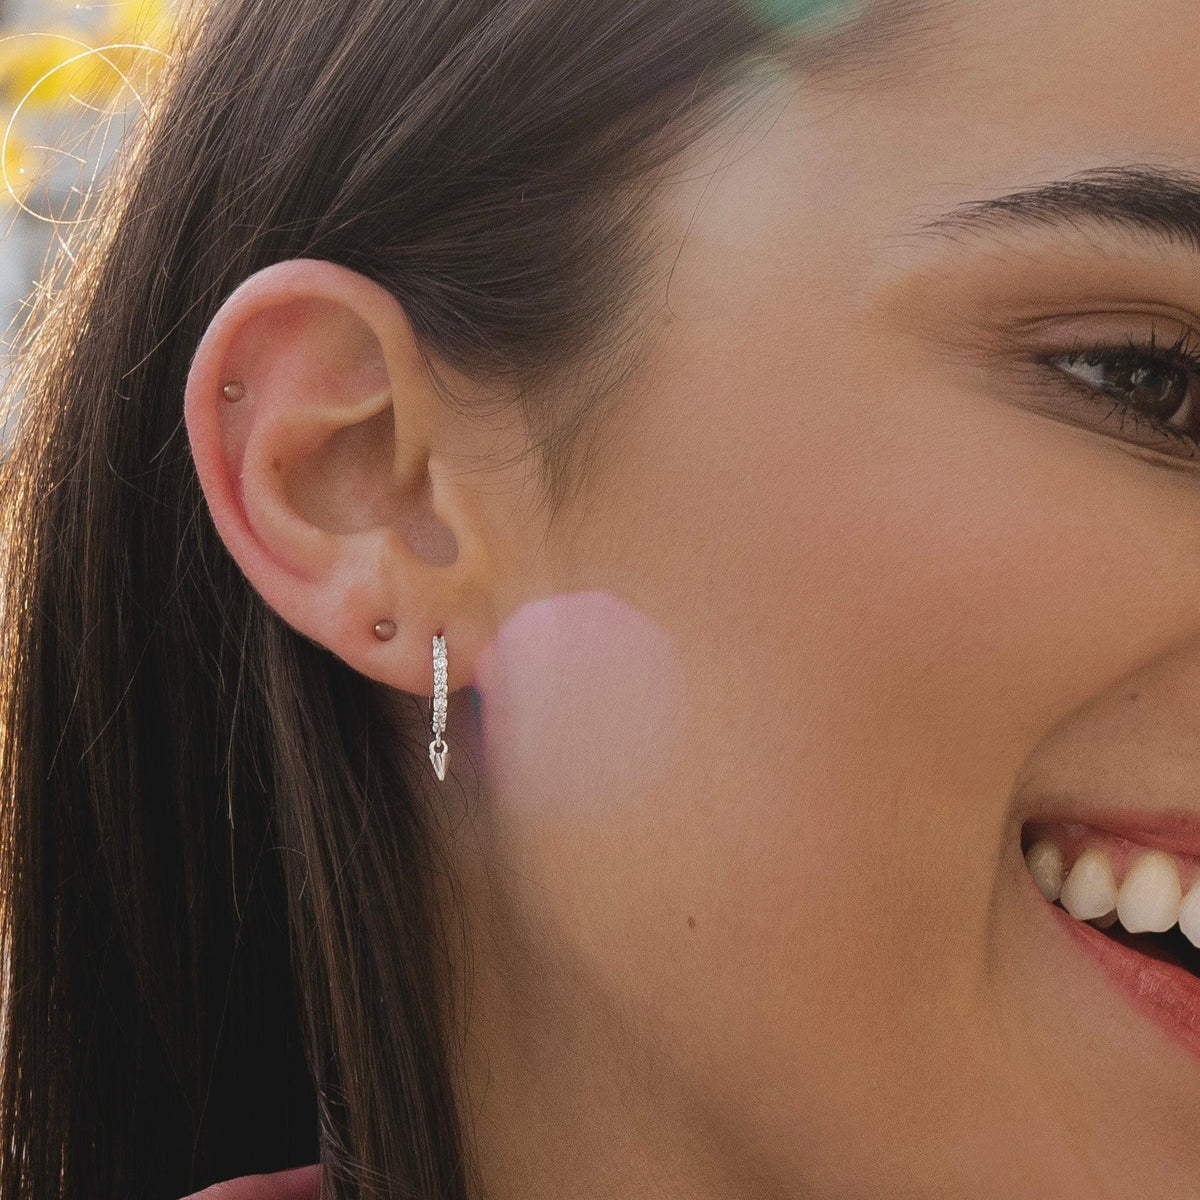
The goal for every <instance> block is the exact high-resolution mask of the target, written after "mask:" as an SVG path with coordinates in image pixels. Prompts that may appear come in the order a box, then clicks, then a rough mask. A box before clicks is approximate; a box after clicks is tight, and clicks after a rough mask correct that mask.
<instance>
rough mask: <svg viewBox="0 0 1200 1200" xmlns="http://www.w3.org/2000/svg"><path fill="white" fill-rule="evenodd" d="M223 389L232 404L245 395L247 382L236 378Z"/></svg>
mask: <svg viewBox="0 0 1200 1200" xmlns="http://www.w3.org/2000/svg"><path fill="white" fill-rule="evenodd" d="M221 391H222V392H223V393H224V395H225V399H226V400H228V401H229V402H230V403H231V404H236V403H237V402H238V401H239V400H241V399H242V397H243V396H245V394H246V386H245V384H242V383H238V382H237V380H234V381H233V382H232V383H227V384H226V385H225V386H224V387H223V388H222V389H221Z"/></svg>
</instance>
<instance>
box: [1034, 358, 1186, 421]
mask: <svg viewBox="0 0 1200 1200" xmlns="http://www.w3.org/2000/svg"><path fill="white" fill-rule="evenodd" d="M1054 365H1055V366H1057V367H1059V369H1060V370H1064V371H1068V372H1069V373H1071V374H1073V375H1075V376H1077V377H1079V378H1080V379H1082V380H1083V381H1084V382H1085V383H1087V384H1088V385H1089V386H1091V387H1093V388H1095V389H1096V391H1098V392H1103V393H1104V394H1105V395H1106V396H1113V397H1115V398H1116V399H1118V400H1120V401H1121V403H1122V404H1124V405H1128V407H1130V408H1132V409H1133V410H1134V411H1135V412H1139V413H1144V414H1145V415H1146V416H1148V417H1151V418H1153V419H1154V420H1156V421H1161V422H1164V423H1166V422H1169V421H1171V419H1172V418H1173V417H1175V416H1177V415H1178V414H1179V412H1180V411H1181V410H1182V409H1183V408H1184V406H1185V405H1186V404H1187V401H1188V394H1189V388H1190V386H1191V382H1192V377H1191V375H1190V374H1189V372H1188V371H1186V370H1185V369H1184V368H1183V367H1178V366H1175V365H1174V364H1173V363H1168V362H1159V361H1155V360H1154V359H1152V358H1130V357H1128V356H1126V357H1117V356H1115V355H1111V356H1107V357H1106V356H1094V357H1088V358H1079V357H1075V356H1068V357H1066V358H1060V359H1056V360H1055V363H1054Z"/></svg>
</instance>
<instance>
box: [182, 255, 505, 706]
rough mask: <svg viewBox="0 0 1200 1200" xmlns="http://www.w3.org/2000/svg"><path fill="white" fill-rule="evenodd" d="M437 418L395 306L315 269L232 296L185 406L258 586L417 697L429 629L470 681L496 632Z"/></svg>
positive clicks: (284, 610)
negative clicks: (380, 628)
mask: <svg viewBox="0 0 1200 1200" xmlns="http://www.w3.org/2000/svg"><path fill="white" fill-rule="evenodd" d="M226 385H236V386H235V387H232V388H230V390H229V392H228V394H227V393H226ZM440 407H441V406H440V400H439V398H438V394H437V392H436V390H435V389H434V387H433V383H432V381H431V379H430V378H429V374H428V371H427V369H426V366H425V363H424V360H423V359H422V358H421V355H420V353H419V350H418V347H417V344H416V341H415V338H414V336H413V332H412V329H411V326H410V324H409V322H408V319H407V316H406V314H405V313H404V311H403V308H402V307H401V305H400V304H399V302H398V301H397V300H396V299H395V298H394V297H393V296H392V295H391V294H390V293H389V292H387V291H386V290H385V289H383V288H381V287H379V286H378V285H377V284H375V283H374V282H373V281H371V280H369V279H367V278H366V277H365V276H362V275H359V274H358V273H357V272H354V271H351V270H349V269H347V268H344V267H340V266H337V265H336V264H333V263H327V262H321V261H318V260H311V259H293V260H291V261H289V262H286V263H279V264H276V265H274V266H272V267H268V268H266V269H265V270H264V271H260V272H258V273H257V274H256V275H254V276H251V277H250V278H249V279H247V280H246V281H245V282H244V283H243V284H242V285H241V286H240V287H239V288H238V289H237V290H236V291H235V292H234V293H233V294H232V295H231V296H230V297H229V298H228V299H227V300H226V302H225V303H224V305H223V306H222V307H221V310H220V311H219V312H218V314H217V315H216V317H215V318H214V319H213V321H212V322H211V324H210V326H209V328H208V330H207V332H206V334H205V336H204V338H203V340H202V341H201V343H200V346H199V347H198V349H197V351H196V354H195V356H194V358H193V360H192V366H191V370H190V373H189V376H188V384H187V394H186V399H185V406H184V410H185V420H186V423H187V428H188V436H189V438H190V441H191V445H192V452H193V456H194V458H195V463H196V469H197V473H198V475H199V478H200V483H201V486H202V487H203V490H204V493H205V497H206V499H207V500H208V505H209V509H210V512H211V514H212V518H213V521H214V524H215V525H216V527H217V530H218V532H219V533H220V535H221V537H222V539H223V541H224V542H225V544H226V546H227V547H228V549H229V551H230V553H231V554H232V555H233V556H234V558H235V559H236V560H237V562H238V564H239V566H240V567H241V569H242V571H243V573H244V574H245V575H246V577H247V579H248V580H249V582H250V583H251V585H252V586H253V587H254V588H255V589H256V590H257V591H258V592H259V593H260V594H261V595H262V597H263V599H264V600H265V601H266V602H267V603H268V604H270V605H271V607H272V608H274V609H275V610H276V611H277V612H278V613H279V614H280V615H281V616H282V617H283V618H284V619H285V620H287V621H288V623H289V624H291V625H292V626H293V627H294V628H296V629H297V630H299V631H300V632H301V633H303V634H305V635H306V636H308V637H310V638H312V639H313V640H315V641H318V642H320V643H322V644H324V645H326V646H328V647H329V648H330V649H331V650H333V651H334V652H335V653H336V654H338V656H339V657H341V658H343V659H344V660H345V661H347V662H348V663H349V664H350V665H351V666H353V667H355V669H357V670H359V671H361V672H362V673H364V674H367V675H369V676H371V677H372V678H376V679H379V680H381V681H382V682H386V683H390V684H392V685H394V686H397V687H400V688H402V689H404V690H407V691H413V692H416V693H418V694H422V693H427V692H428V691H429V687H430V678H431V660H430V643H431V638H432V635H433V634H434V633H436V632H439V631H445V632H446V633H447V640H448V642H449V643H450V645H451V646H452V652H451V655H450V665H451V672H452V673H453V674H454V675H459V676H460V678H461V682H466V681H467V679H468V678H469V674H466V673H464V667H465V668H467V669H468V670H469V667H470V664H471V663H473V661H474V657H475V654H476V653H477V651H478V649H479V648H481V647H482V645H483V644H484V642H485V641H486V640H487V638H488V637H490V634H491V631H490V629H489V628H488V610H487V606H486V605H481V604H480V603H479V600H481V599H482V598H483V597H484V596H485V595H486V592H487V588H488V583H489V581H488V580H487V579H486V578H485V577H484V575H485V572H486V563H487V558H486V555H485V554H484V553H483V552H482V551H483V543H482V539H481V532H482V531H481V530H479V529H478V528H476V527H475V524H474V522H475V512H476V509H475V507H474V505H473V504H471V503H470V502H469V501H468V498H467V497H466V496H465V495H464V494H462V488H461V486H460V485H459V484H456V483H454V482H453V480H452V479H451V478H450V475H449V472H447V473H446V477H445V478H444V479H443V478H441V477H440V476H439V478H438V480H437V486H436V488H435V487H434V486H433V481H432V479H431V471H433V470H435V469H436V470H439V471H440V467H437V468H435V466H434V462H433V460H432V459H431V454H430V451H431V443H432V439H433V433H434V428H435V423H436V421H437V419H438V418H439V415H440V414H439V410H440ZM435 502H436V503H435ZM383 620H390V621H392V622H394V623H395V625H396V629H397V632H396V635H395V636H394V637H392V638H389V639H388V641H387V642H386V643H383V642H381V641H380V640H379V639H378V638H377V637H376V636H375V635H374V626H375V624H376V623H377V622H379V621H383ZM450 628H453V631H454V632H453V633H451V632H449V629H450ZM454 651H457V653H455V652H454ZM455 667H457V668H458V670H457V671H456V670H455ZM460 685H461V684H456V683H453V682H452V685H451V686H460Z"/></svg>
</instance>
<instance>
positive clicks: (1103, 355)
mask: <svg viewBox="0 0 1200 1200" xmlns="http://www.w3.org/2000/svg"><path fill="white" fill-rule="evenodd" d="M1040 361H1041V363H1042V364H1043V365H1044V366H1046V367H1048V368H1049V369H1050V370H1051V371H1052V372H1053V373H1054V375H1055V376H1056V377H1057V381H1059V382H1061V383H1062V384H1063V385H1064V386H1065V387H1066V388H1067V389H1068V390H1069V391H1070V392H1071V393H1072V394H1074V395H1078V394H1080V393H1082V394H1083V395H1085V396H1087V397H1088V398H1089V399H1091V400H1093V401H1095V402H1096V403H1097V404H1098V405H1099V404H1100V403H1103V404H1105V405H1111V407H1110V408H1109V411H1108V412H1107V413H1106V414H1105V415H1104V417H1102V418H1101V420H1104V421H1107V420H1109V418H1111V417H1113V416H1114V414H1116V415H1117V416H1118V417H1119V420H1120V426H1119V427H1120V428H1121V429H1122V430H1123V429H1124V428H1125V422H1126V420H1127V419H1132V420H1133V421H1134V422H1135V423H1136V424H1138V425H1141V424H1145V425H1148V426H1149V427H1150V428H1151V429H1152V430H1154V431H1155V433H1157V434H1159V435H1161V436H1163V437H1167V438H1170V439H1172V440H1174V441H1176V442H1178V443H1179V444H1181V445H1183V446H1185V447H1186V448H1187V450H1188V452H1189V453H1188V457H1195V455H1196V454H1197V452H1198V451H1200V431H1198V432H1196V433H1191V432H1188V431H1187V430H1184V429H1181V428H1179V427H1178V426H1176V425H1168V424H1167V423H1166V422H1165V421H1163V420H1161V419H1160V418H1158V417H1155V416H1153V415H1152V414H1150V413H1147V412H1144V411H1142V410H1141V409H1138V408H1136V407H1135V406H1134V405H1132V404H1128V403H1126V402H1124V401H1122V400H1120V399H1119V398H1117V397H1116V396H1114V395H1112V394H1111V393H1109V392H1104V391H1101V390H1099V389H1098V388H1094V387H1089V386H1088V385H1087V384H1086V383H1084V382H1083V381H1082V380H1080V379H1078V378H1077V377H1076V376H1073V375H1070V374H1068V373H1067V372H1066V371H1064V370H1062V369H1061V367H1059V366H1056V365H1055V364H1057V363H1068V364H1070V365H1074V364H1076V363H1085V364H1087V365H1088V366H1100V365H1103V364H1107V365H1110V366H1111V365H1113V364H1121V365H1129V364H1130V363H1133V364H1135V365H1137V366H1146V365H1154V366H1156V367H1175V368H1178V369H1180V370H1182V371H1184V372H1186V373H1187V375H1188V377H1189V382H1190V384H1191V386H1192V387H1193V388H1200V338H1197V337H1196V336H1195V335H1194V334H1193V332H1192V330H1190V329H1185V330H1184V331H1183V333H1181V334H1180V336H1179V337H1178V338H1177V339H1176V340H1175V341H1174V342H1173V343H1172V344H1171V345H1169V346H1159V345H1158V344H1157V342H1156V340H1155V334H1154V327H1153V325H1152V326H1151V328H1150V338H1149V343H1148V344H1147V342H1146V341H1144V340H1143V341H1139V340H1138V339H1137V338H1136V337H1134V336H1130V337H1129V338H1128V339H1126V341H1125V343H1124V344H1116V343H1113V342H1092V343H1085V344H1080V343H1078V342H1076V343H1075V344H1074V345H1073V346H1072V347H1071V349H1070V350H1069V351H1067V352H1066V353H1063V352H1061V351H1060V352H1058V353H1055V354H1053V355H1047V356H1043V357H1042V358H1041V360H1040ZM1189 395H1192V396H1193V404H1194V406H1196V407H1198V408H1200V395H1197V394H1194V393H1189ZM1185 403H1186V401H1185Z"/></svg>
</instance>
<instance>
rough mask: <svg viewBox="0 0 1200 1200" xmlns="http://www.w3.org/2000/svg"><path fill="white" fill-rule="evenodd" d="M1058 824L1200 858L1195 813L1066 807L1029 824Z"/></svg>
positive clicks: (1040, 814)
mask: <svg viewBox="0 0 1200 1200" xmlns="http://www.w3.org/2000/svg"><path fill="white" fill-rule="evenodd" d="M1055 821H1061V822H1064V823H1069V824H1076V823H1077V824H1078V825H1079V826H1080V827H1081V829H1082V828H1084V827H1086V828H1090V829H1099V830H1103V831H1104V832H1106V833H1112V834H1115V835H1116V836H1117V837H1123V838H1127V839H1128V840H1129V841H1131V842H1137V843H1138V844H1139V845H1142V846H1147V847H1152V848H1154V849H1157V850H1168V851H1171V852H1172V853H1174V854H1184V855H1188V856H1189V857H1192V858H1200V815H1197V814H1196V813H1191V812H1185V811H1182V810H1180V809H1175V810H1172V811H1169V812H1149V811H1147V812H1134V811H1130V810H1129V809H1124V810H1122V811H1120V812H1117V811H1113V812H1103V811H1099V812H1097V811H1093V812H1081V811H1080V810H1079V808H1078V807H1075V808H1072V809H1070V810H1068V809H1067V808H1066V806H1065V805H1064V806H1063V807H1062V809H1061V811H1058V812H1049V811H1039V812H1038V815H1037V817H1036V818H1034V819H1032V820H1030V821H1029V822H1028V824H1029V825H1031V826H1032V825H1042V824H1045V823H1047V822H1055ZM1106 940H1107V939H1106Z"/></svg>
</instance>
